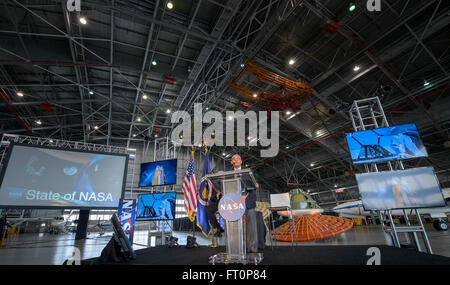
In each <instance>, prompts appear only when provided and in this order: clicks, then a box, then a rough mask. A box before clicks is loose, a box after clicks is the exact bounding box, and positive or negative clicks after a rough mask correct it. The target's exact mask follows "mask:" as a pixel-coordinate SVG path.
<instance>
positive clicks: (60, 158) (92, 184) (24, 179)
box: [0, 143, 128, 209]
mask: <svg viewBox="0 0 450 285" xmlns="http://www.w3.org/2000/svg"><path fill="white" fill-rule="evenodd" d="M5 160H6V163H5V167H3V169H2V171H1V174H0V206H1V207H19V208H21V207H32V208H54V207H60V208H116V209H117V207H118V205H119V201H120V199H121V198H122V196H123V190H124V188H125V180H126V172H127V165H128V155H125V154H109V153H108V154H105V153H99V152H89V151H79V150H67V149H59V148H51V147H44V146H36V145H24V144H13V143H12V144H10V146H9V149H8V153H7V155H6V157H5Z"/></svg>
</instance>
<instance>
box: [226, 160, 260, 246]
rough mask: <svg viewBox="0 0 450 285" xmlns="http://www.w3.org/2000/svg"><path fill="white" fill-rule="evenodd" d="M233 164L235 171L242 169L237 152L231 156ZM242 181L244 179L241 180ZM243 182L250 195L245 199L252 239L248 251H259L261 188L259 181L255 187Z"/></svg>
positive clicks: (248, 231) (248, 232)
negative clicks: (259, 192) (257, 204)
mask: <svg viewBox="0 0 450 285" xmlns="http://www.w3.org/2000/svg"><path fill="white" fill-rule="evenodd" d="M231 164H232V165H233V169H234V170H235V171H237V170H240V169H241V165H242V159H241V157H240V156H239V155H238V154H235V155H233V156H232V157H231ZM241 181H242V180H241ZM242 182H243V184H244V185H243V187H244V188H245V190H246V192H247V194H248V196H247V199H245V205H246V208H247V210H246V212H245V220H246V230H247V236H248V237H249V239H250V242H249V245H248V249H247V251H248V252H250V253H257V252H258V227H257V219H256V189H258V188H259V185H258V183H256V184H255V187H256V189H255V188H250V187H247V185H251V183H246V181H245V180H244V181H242Z"/></svg>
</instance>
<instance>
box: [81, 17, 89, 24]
mask: <svg viewBox="0 0 450 285" xmlns="http://www.w3.org/2000/svg"><path fill="white" fill-rule="evenodd" d="M80 23H82V24H83V25H86V24H87V20H86V18H85V17H81V18H80Z"/></svg>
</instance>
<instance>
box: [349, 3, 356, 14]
mask: <svg viewBox="0 0 450 285" xmlns="http://www.w3.org/2000/svg"><path fill="white" fill-rule="evenodd" d="M355 9H356V4H355V3H350V5H349V6H348V11H349V12H353V11H355Z"/></svg>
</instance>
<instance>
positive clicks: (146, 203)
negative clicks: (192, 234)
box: [136, 192, 176, 221]
mask: <svg viewBox="0 0 450 285" xmlns="http://www.w3.org/2000/svg"><path fill="white" fill-rule="evenodd" d="M175 205H176V193H175V192H167V193H153V194H143V195H139V197H138V202H137V216H136V219H137V220H140V221H159V220H173V219H174V218H175Z"/></svg>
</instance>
